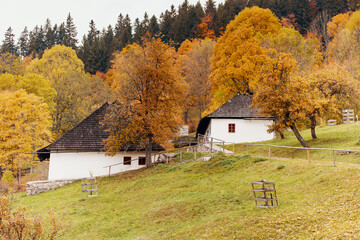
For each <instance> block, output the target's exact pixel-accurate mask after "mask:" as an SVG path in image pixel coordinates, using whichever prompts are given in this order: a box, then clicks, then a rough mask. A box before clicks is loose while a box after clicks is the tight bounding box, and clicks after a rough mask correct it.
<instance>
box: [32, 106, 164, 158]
mask: <svg viewBox="0 0 360 240" xmlns="http://www.w3.org/2000/svg"><path fill="white" fill-rule="evenodd" d="M108 106H109V104H108V103H105V104H104V105H103V106H101V107H100V108H99V109H97V110H96V111H95V112H93V113H92V114H91V115H90V116H88V117H87V118H85V119H84V120H83V121H82V122H80V123H79V124H78V125H77V126H75V127H74V128H72V129H71V130H69V131H68V132H67V133H65V134H64V135H63V136H62V137H61V138H59V139H58V140H57V141H55V142H53V143H52V144H50V145H49V146H47V147H45V148H43V149H40V150H39V151H38V156H39V158H40V159H41V160H44V159H46V158H49V153H48V152H51V151H55V152H65V151H81V152H101V151H104V143H103V140H105V139H106V138H108V137H109V132H107V131H106V126H103V125H102V124H101V122H102V121H103V119H104V117H105V114H106V111H107V108H108ZM122 150H123V151H125V150H126V151H136V150H139V149H137V148H136V147H135V146H134V145H129V146H128V147H126V148H124V149H122ZM153 150H154V151H163V150H164V148H163V147H161V146H160V145H156V144H154V145H153Z"/></svg>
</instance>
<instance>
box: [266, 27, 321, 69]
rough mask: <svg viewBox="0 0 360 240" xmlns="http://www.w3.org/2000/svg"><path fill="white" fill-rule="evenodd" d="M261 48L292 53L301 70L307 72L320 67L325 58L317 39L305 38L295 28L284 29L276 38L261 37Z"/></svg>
mask: <svg viewBox="0 0 360 240" xmlns="http://www.w3.org/2000/svg"><path fill="white" fill-rule="evenodd" d="M260 39H261V46H263V47H266V48H268V49H271V48H274V49H276V50H277V52H282V53H291V56H292V58H294V59H295V60H296V64H297V65H298V67H299V70H302V71H307V70H310V69H311V68H313V67H314V66H315V65H319V64H320V63H321V62H322V60H323V56H322V53H321V45H320V41H319V39H317V38H304V37H303V36H302V35H301V34H300V33H299V32H298V31H296V30H295V29H293V28H282V29H281V30H280V32H279V34H277V35H275V36H270V37H269V36H260Z"/></svg>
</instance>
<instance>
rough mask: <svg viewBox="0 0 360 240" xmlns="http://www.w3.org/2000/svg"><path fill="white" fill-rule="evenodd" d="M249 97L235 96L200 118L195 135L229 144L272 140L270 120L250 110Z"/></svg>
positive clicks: (271, 121)
mask: <svg viewBox="0 0 360 240" xmlns="http://www.w3.org/2000/svg"><path fill="white" fill-rule="evenodd" d="M251 104H252V101H251V96H249V95H242V94H237V95H235V96H234V97H233V98H231V99H230V100H229V101H227V102H226V103H225V104H224V105H222V106H221V107H220V108H218V109H217V110H215V111H214V112H213V113H211V114H209V115H208V116H206V117H204V118H202V119H201V120H200V122H199V125H198V127H197V131H196V135H197V136H199V135H204V136H205V137H209V138H215V139H218V140H222V141H225V142H229V143H242V142H257V141H265V140H270V139H273V138H274V134H272V133H268V132H267V130H268V126H270V125H271V124H272V123H273V119H272V118H266V117H263V116H261V115H260V114H259V111H258V109H256V108H251V107H250V106H251Z"/></svg>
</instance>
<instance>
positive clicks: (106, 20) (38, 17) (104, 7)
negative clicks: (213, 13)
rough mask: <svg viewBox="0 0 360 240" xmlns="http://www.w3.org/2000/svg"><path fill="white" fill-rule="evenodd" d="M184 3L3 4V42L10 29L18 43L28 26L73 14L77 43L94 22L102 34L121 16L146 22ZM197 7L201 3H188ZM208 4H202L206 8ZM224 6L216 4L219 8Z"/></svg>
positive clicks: (12, 0)
mask: <svg viewBox="0 0 360 240" xmlns="http://www.w3.org/2000/svg"><path fill="white" fill-rule="evenodd" d="M183 1H184V0H60V1H53V0H5V1H2V2H1V10H2V11H1V14H0V40H1V41H2V40H3V39H4V34H5V31H6V30H7V29H8V28H9V27H10V26H11V28H12V29H13V33H14V34H15V40H16V41H17V40H18V38H19V36H20V33H21V32H22V31H23V30H24V27H25V26H27V27H28V30H29V31H30V30H33V28H34V27H35V26H36V25H38V26H40V25H43V26H44V25H45V21H46V19H47V18H49V19H50V21H51V23H52V25H54V24H58V25H59V24H60V23H62V22H65V21H66V18H67V15H68V14H69V13H70V14H71V16H72V18H73V19H74V23H75V25H76V27H77V31H78V35H77V38H78V39H82V36H83V35H84V34H86V33H87V32H88V30H89V22H90V20H94V22H95V25H96V27H97V29H99V30H101V29H102V28H104V27H107V26H108V25H109V24H111V25H112V26H113V27H114V26H115V24H116V20H117V17H118V16H119V14H120V13H122V14H123V15H126V14H129V16H130V18H131V21H132V22H134V20H135V19H136V18H139V19H140V20H142V19H143V16H144V13H145V12H147V13H148V15H149V18H150V17H151V16H152V15H155V16H156V17H159V16H160V14H161V13H162V12H164V11H165V10H166V9H170V6H171V5H172V4H174V6H175V7H176V9H177V7H178V6H179V5H180V4H181V3H183ZM188 1H189V3H190V4H195V3H196V2H198V0H188ZM205 2H206V0H200V3H201V4H202V5H203V6H204V4H205ZM221 2H224V1H223V0H216V4H218V3H221Z"/></svg>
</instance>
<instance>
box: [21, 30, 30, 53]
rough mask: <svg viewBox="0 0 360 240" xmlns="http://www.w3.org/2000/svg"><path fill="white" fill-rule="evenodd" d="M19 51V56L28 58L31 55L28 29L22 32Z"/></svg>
mask: <svg viewBox="0 0 360 240" xmlns="http://www.w3.org/2000/svg"><path fill="white" fill-rule="evenodd" d="M18 49H19V54H20V56H22V57H26V56H28V55H29V54H30V51H29V31H28V29H27V27H25V28H24V30H23V31H22V32H21V35H20V38H19V40H18Z"/></svg>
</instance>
